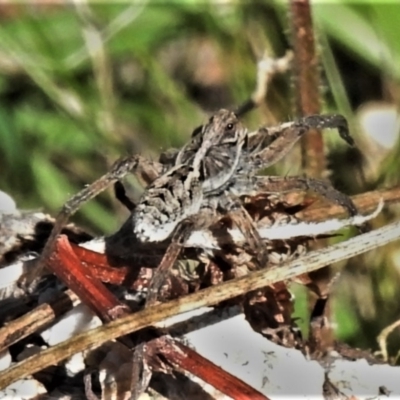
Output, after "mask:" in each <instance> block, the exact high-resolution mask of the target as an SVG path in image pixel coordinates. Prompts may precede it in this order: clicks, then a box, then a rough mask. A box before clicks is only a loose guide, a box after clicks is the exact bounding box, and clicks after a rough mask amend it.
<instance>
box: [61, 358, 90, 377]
mask: <svg viewBox="0 0 400 400" xmlns="http://www.w3.org/2000/svg"><path fill="white" fill-rule="evenodd" d="M85 367H86V366H85V360H84V356H83V353H76V354H74V355H73V356H72V357H71V358H70V359H69V360H68V361H67V362H66V363H65V369H66V370H67V375H69V376H75V375H76V374H77V373H79V372H81V371H83V370H84V369H85Z"/></svg>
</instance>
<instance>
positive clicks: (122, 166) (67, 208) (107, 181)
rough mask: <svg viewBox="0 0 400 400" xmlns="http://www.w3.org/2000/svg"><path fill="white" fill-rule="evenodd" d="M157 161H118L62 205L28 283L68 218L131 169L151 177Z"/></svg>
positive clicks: (48, 254)
mask: <svg viewBox="0 0 400 400" xmlns="http://www.w3.org/2000/svg"><path fill="white" fill-rule="evenodd" d="M157 168H159V167H158V165H157V163H152V162H151V161H148V160H146V159H144V158H143V157H141V156H130V157H126V158H123V159H120V160H118V161H116V162H115V163H114V164H113V165H112V167H111V169H110V170H109V171H108V172H107V173H106V174H105V175H103V176H102V177H100V178H99V179H97V180H96V181H94V182H93V183H92V184H90V185H88V186H86V187H85V188H84V189H82V190H81V191H80V192H78V193H77V194H75V195H74V196H72V197H71V198H70V199H69V200H68V201H67V202H66V203H65V204H64V206H63V207H62V209H61V211H60V212H59V213H58V215H57V217H56V220H55V222H54V226H53V229H52V231H51V233H50V236H49V238H48V239H47V242H46V244H45V246H44V248H43V251H42V253H41V255H40V257H39V258H38V260H37V263H36V268H34V270H33V271H32V276H27V277H26V280H27V283H28V284H31V283H33V281H34V280H35V278H36V277H38V276H39V275H40V273H41V271H42V269H43V267H44V266H45V264H46V263H47V261H48V259H49V257H50V256H51V254H52V252H53V250H54V245H55V242H56V239H57V236H58V235H59V234H60V233H61V231H62V229H63V227H64V226H65V224H66V223H67V222H68V219H69V218H70V217H71V216H72V215H73V214H74V213H75V212H76V211H78V209H79V208H80V207H81V206H82V205H83V204H85V203H86V202H88V201H89V200H91V199H93V198H94V197H96V196H97V195H98V194H99V193H101V192H103V191H104V190H105V189H106V188H107V187H108V186H110V185H111V184H113V183H115V182H116V181H118V180H120V179H122V178H123V177H124V176H125V175H126V174H128V173H129V172H131V171H135V173H138V174H140V175H141V176H143V177H147V178H148V179H150V177H151V176H152V175H153V174H154V171H156V170H157Z"/></svg>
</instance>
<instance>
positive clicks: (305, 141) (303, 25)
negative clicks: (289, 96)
mask: <svg viewBox="0 0 400 400" xmlns="http://www.w3.org/2000/svg"><path fill="white" fill-rule="evenodd" d="M290 12H291V18H290V19H291V31H292V43H293V50H294V61H293V76H294V90H295V95H294V98H295V108H296V110H295V111H296V114H297V116H298V117H301V116H305V115H312V114H319V113H320V111H321V110H320V107H321V104H320V91H319V88H320V74H319V68H318V64H319V62H318V56H317V53H316V50H315V42H314V32H313V23H312V17H311V7H310V2H309V0H292V1H291V2H290ZM301 148H302V164H303V170H304V172H305V173H306V174H307V176H310V177H313V178H320V177H321V175H322V173H323V171H324V170H325V167H326V160H325V155H324V143H323V139H322V135H321V132H319V131H318V130H311V131H310V132H308V133H307V135H304V137H303V138H302V140H301Z"/></svg>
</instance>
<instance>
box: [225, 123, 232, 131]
mask: <svg viewBox="0 0 400 400" xmlns="http://www.w3.org/2000/svg"><path fill="white" fill-rule="evenodd" d="M226 129H228V131H230V130H232V129H233V124H232V123H230V124H228V125H227V126H226Z"/></svg>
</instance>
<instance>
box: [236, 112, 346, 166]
mask: <svg viewBox="0 0 400 400" xmlns="http://www.w3.org/2000/svg"><path fill="white" fill-rule="evenodd" d="M326 128H330V129H337V130H338V131H339V135H340V137H341V138H342V139H343V140H345V141H346V142H347V143H348V144H349V145H350V146H353V145H354V140H353V138H352V137H351V136H350V133H349V128H348V124H347V121H346V119H345V118H344V117H343V116H341V115H338V114H334V115H310V116H307V117H304V118H300V119H299V120H297V121H294V122H286V123H283V124H281V125H278V126H275V127H269V128H266V127H263V128H260V129H259V130H258V131H256V132H251V133H249V134H248V139H249V143H253V144H254V143H257V142H258V143H259V145H258V146H257V147H256V149H254V148H253V149H251V147H250V148H248V149H247V151H246V149H245V150H244V153H243V157H242V160H241V161H242V162H241V164H240V166H241V170H242V172H251V171H254V170H259V169H262V168H266V167H269V166H270V165H272V164H275V163H276V162H278V161H279V160H280V159H281V158H283V157H284V156H285V155H286V154H287V153H288V152H289V151H290V150H291V149H292V147H293V145H294V144H295V143H296V142H297V141H298V140H299V139H300V138H301V137H302V136H303V135H304V134H305V133H306V132H307V131H308V130H310V129H326ZM264 141H267V145H266V147H264V146H261V147H263V149H262V150H259V147H260V144H261V145H262V143H263V142H264Z"/></svg>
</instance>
